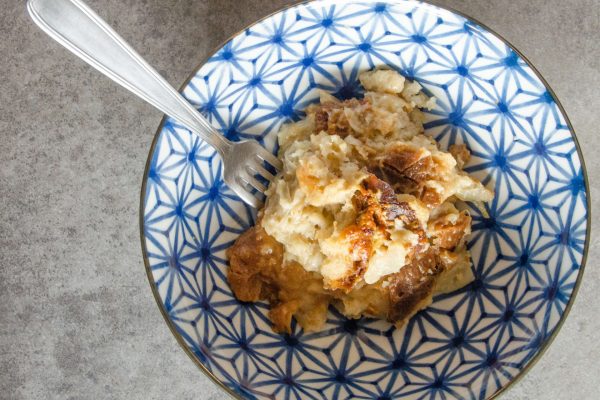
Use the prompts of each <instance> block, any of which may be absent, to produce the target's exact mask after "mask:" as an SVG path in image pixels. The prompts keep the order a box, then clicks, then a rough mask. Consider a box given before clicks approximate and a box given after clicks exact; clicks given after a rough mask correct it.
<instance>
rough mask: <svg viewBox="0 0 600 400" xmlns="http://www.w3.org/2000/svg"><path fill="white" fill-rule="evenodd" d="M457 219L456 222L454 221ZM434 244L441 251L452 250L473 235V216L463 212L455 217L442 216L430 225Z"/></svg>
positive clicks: (429, 228)
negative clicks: (466, 237)
mask: <svg viewBox="0 0 600 400" xmlns="http://www.w3.org/2000/svg"><path fill="white" fill-rule="evenodd" d="M454 219H456V220H454ZM428 231H429V232H430V233H431V235H432V237H433V242H434V243H435V245H436V246H438V247H439V248H441V249H446V250H452V249H454V248H455V247H456V246H458V244H459V242H460V241H461V240H462V239H463V238H464V237H465V236H466V235H468V234H469V233H471V216H470V215H469V214H468V213H467V212H465V211H463V212H461V213H459V214H458V217H456V216H455V215H453V216H449V215H442V216H439V217H438V218H436V219H434V220H433V221H430V222H429V223H428Z"/></svg>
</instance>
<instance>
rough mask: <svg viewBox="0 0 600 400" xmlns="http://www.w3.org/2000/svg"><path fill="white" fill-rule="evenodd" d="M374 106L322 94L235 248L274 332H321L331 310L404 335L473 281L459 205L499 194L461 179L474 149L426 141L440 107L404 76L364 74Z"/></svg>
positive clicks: (291, 132) (244, 280)
mask: <svg viewBox="0 0 600 400" xmlns="http://www.w3.org/2000/svg"><path fill="white" fill-rule="evenodd" d="M360 80H361V83H362V84H363V86H364V87H365V89H366V93H365V96H364V98H362V99H350V100H346V101H339V100H337V99H336V98H334V97H333V96H331V95H329V94H327V93H323V94H322V96H321V102H320V104H316V105H312V106H310V107H309V108H308V109H307V110H306V113H307V116H306V118H305V119H303V120H301V121H299V122H296V123H293V124H288V125H285V126H283V127H282V129H281V130H280V132H279V136H278V137H279V144H280V153H279V157H280V158H281V160H282V162H283V165H284V167H283V171H282V172H281V173H280V174H279V175H278V176H277V177H276V179H275V180H274V181H273V182H272V183H271V185H270V186H269V189H268V191H267V193H266V194H267V201H266V204H265V207H264V208H263V209H262V210H260V212H259V222H258V223H257V225H256V226H255V227H253V228H251V229H250V230H248V231H247V232H245V233H244V234H243V235H242V236H240V238H239V239H238V240H237V241H236V242H235V244H234V245H233V246H232V247H231V248H230V249H229V250H228V257H229V262H230V269H229V273H228V279H229V282H230V285H231V287H232V289H233V292H234V294H235V296H236V297H237V298H238V299H239V300H241V301H249V302H254V301H259V300H266V301H268V302H269V304H270V307H271V310H270V314H269V316H270V318H271V321H272V323H273V329H274V330H275V331H278V332H289V331H290V324H291V322H292V318H295V319H296V320H297V322H298V323H299V324H300V325H301V326H302V327H303V328H304V329H305V330H308V331H310V330H312V331H314V330H319V329H321V328H322V327H323V325H324V324H325V321H326V315H327V309H328V307H329V306H334V307H336V308H337V309H338V310H339V311H340V312H341V313H342V314H344V315H346V316H348V317H351V318H359V317H361V316H365V315H368V316H372V317H377V318H382V319H386V320H388V321H390V322H392V323H395V324H396V325H397V326H401V325H403V324H404V323H406V321H407V320H408V319H409V318H410V317H411V316H413V315H414V314H415V313H416V312H418V311H419V310H420V309H422V308H424V307H426V306H427V305H429V304H430V303H431V299H432V296H434V295H435V294H436V293H439V292H448V291H452V290H456V289H457V288H460V287H462V286H464V285H466V284H467V283H468V282H470V281H471V280H472V279H473V276H472V273H471V269H470V261H469V253H468V250H467V249H466V244H465V240H466V239H465V238H466V237H467V236H468V235H469V234H470V232H471V217H470V215H469V214H468V212H467V211H464V210H463V211H460V210H459V209H458V208H457V207H456V206H455V203H456V201H457V200H464V201H477V202H486V201H489V200H491V199H492V198H493V192H492V191H490V190H488V189H487V188H485V187H484V186H483V185H482V184H481V183H480V182H479V181H477V180H476V179H474V178H472V177H470V176H468V175H467V174H466V173H465V172H463V170H462V168H463V166H464V165H465V164H466V163H467V162H468V160H469V156H470V152H469V150H468V149H467V148H466V147H465V146H464V145H455V146H453V147H451V148H450V151H449V152H446V151H443V150H441V149H440V148H439V146H438V144H437V143H436V141H435V140H434V139H432V138H430V137H428V136H426V135H425V134H424V132H423V118H424V117H423V114H422V112H421V111H420V108H426V107H432V106H433V100H432V99H430V98H428V97H427V96H426V95H425V94H423V93H422V91H421V87H420V85H419V84H418V83H416V82H408V81H406V80H405V79H404V77H402V76H401V75H399V74H398V73H397V72H394V71H390V70H376V71H370V72H367V73H363V74H361V76H360Z"/></svg>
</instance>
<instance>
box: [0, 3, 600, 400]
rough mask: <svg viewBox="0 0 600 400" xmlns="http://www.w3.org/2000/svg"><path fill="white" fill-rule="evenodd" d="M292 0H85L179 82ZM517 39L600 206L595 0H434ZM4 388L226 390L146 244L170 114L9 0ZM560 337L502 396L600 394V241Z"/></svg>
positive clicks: (0, 298) (599, 21)
mask: <svg viewBox="0 0 600 400" xmlns="http://www.w3.org/2000/svg"><path fill="white" fill-rule="evenodd" d="M286 3H289V2H287V1H284V0H268V1H263V0H219V1H217V0H203V1H202V0H198V1H191V0H90V1H89V4H90V5H91V6H92V8H94V9H95V10H97V11H98V12H99V14H100V15H102V16H103V17H105V18H106V19H107V21H108V22H109V23H110V24H111V25H113V26H114V27H115V28H116V29H117V31H119V32H121V33H122V34H123V36H124V37H125V38H126V39H127V40H129V41H130V42H131V43H132V44H133V45H134V47H135V48H137V49H138V50H139V51H140V53H142V54H143V55H144V56H147V58H148V59H149V60H150V62H151V63H152V64H153V65H156V66H157V67H158V69H159V71H160V72H161V73H163V74H164V75H165V76H166V77H167V79H168V80H169V81H170V82H171V83H173V84H174V85H175V86H179V85H180V83H181V82H183V80H184V79H185V78H186V77H187V76H188V74H190V72H191V71H192V70H193V69H194V67H195V66H196V65H197V64H198V63H199V62H200V61H201V60H203V59H204V58H205V57H206V56H207V55H208V54H209V52H210V51H211V50H212V49H213V48H215V46H217V45H218V44H219V43H221V42H222V41H223V40H224V39H226V38H227V37H228V36H229V35H231V34H233V33H235V32H236V31H238V30H240V29H241V28H243V27H244V26H245V25H246V24H248V23H250V22H252V21H254V20H256V19H257V18H259V17H261V16H263V15H265V14H266V13H269V12H271V11H274V10H276V9H277V8H278V7H280V6H282V5H284V4H286ZM438 3H439V4H441V5H447V6H451V7H454V8H456V9H458V10H460V11H462V12H464V13H466V14H469V15H471V16H473V17H475V18H476V19H479V20H480V21H482V22H483V23H485V24H487V25H488V26H490V27H491V28H492V29H494V30H496V31H497V32H498V33H499V34H501V35H502V36H504V37H505V38H506V39H508V40H509V41H510V42H512V43H513V44H514V45H515V46H516V47H517V48H518V49H520V50H521V51H522V52H523V53H524V54H525V55H526V56H527V57H528V58H529V59H530V60H531V61H532V62H533V64H534V65H536V66H537V68H538V69H539V70H540V71H541V73H542V74H543V75H544V76H545V78H546V79H547V80H548V82H549V83H550V85H551V86H552V87H553V88H554V90H555V92H556V94H557V95H558V97H559V98H560V99H561V101H562V104H563V105H564V107H565V109H566V111H567V113H568V115H569V116H570V118H571V120H572V122H573V125H574V127H575V131H576V132H577V135H578V137H579V141H580V143H581V146H582V149H583V153H584V156H585V161H586V163H587V171H588V174H589V179H590V184H591V188H590V189H591V195H592V199H593V202H592V204H593V208H594V210H593V213H594V214H595V215H598V214H600V210H598V207H597V206H598V199H599V198H600V184H599V179H600V140H599V137H600V136H598V129H599V128H600V113H599V112H598V110H599V109H600V95H599V94H598V89H599V88H600V78H599V77H600V0H570V1H559V0H549V1H548V0H528V1H525V0H520V1H514V0H497V1H493V2H491V1H486V0H440V1H438ZM0 6H1V7H2V11H1V12H0V55H1V56H0V71H1V72H2V74H1V77H2V80H1V83H0V161H1V163H0V216H1V218H0V393H1V394H0V398H3V399H4V398H14V399H42V398H44V399H45V398H51V399H59V398H60V399H63V398H64V399H67V398H69V399H70V398H73V399H75V398H77V399H79V398H86V399H104V398H111V399H112V398H122V399H158V398H173V399H174V398H178V399H192V398H194V399H222V398H225V395H224V393H223V392H221V391H220V389H218V388H217V387H216V386H215V385H214V384H213V383H211V381H210V380H209V379H208V378H206V377H205V376H204V375H203V374H202V373H201V372H200V371H199V370H198V369H197V368H196V366H195V365H194V364H193V363H192V362H191V361H190V360H189V359H188V357H187V356H186V355H185V354H184V352H183V351H182V350H181V349H180V348H179V346H178V344H177V343H176V341H175V339H174V338H173V336H172V335H171V333H170V331H169V329H168V328H167V326H166V325H165V323H164V322H163V318H162V316H161V315H160V312H159V310H158V308H157V306H156V304H155V302H154V299H153V297H152V294H151V292H150V289H149V286H148V282H147V279H146V272H145V270H144V265H143V262H142V257H141V250H140V243H139V240H140V239H139V230H138V202H139V192H140V185H141V180H142V173H143V171H144V165H145V162H146V156H147V154H148V150H149V148H150V143H151V141H152V137H153V135H154V132H155V130H156V127H157V125H158V123H159V121H160V118H161V115H160V114H159V113H158V112H157V111H155V110H154V109H152V108H151V107H150V106H148V105H146V104H144V103H143V102H141V101H138V100H137V99H136V98H134V97H133V96H131V95H129V94H128V93H127V92H125V91H124V90H122V89H120V88H119V87H117V86H116V85H114V84H113V83H111V82H110V81H108V80H107V79H106V78H104V77H103V76H101V75H100V74H98V73H96V72H94V71H92V70H91V69H90V68H89V67H88V66H86V65H84V64H83V62H81V61H79V60H78V59H76V58H75V57H74V56H72V55H70V54H68V53H67V52H66V51H65V50H63V49H62V48H60V47H59V45H57V44H56V43H54V42H53V41H51V40H50V39H49V38H48V37H46V36H45V35H44V34H43V33H42V32H41V31H40V30H39V29H37V28H36V27H35V26H34V25H33V23H32V22H31V21H30V20H29V18H28V16H27V15H26V11H25V4H24V2H23V1H14V0H0ZM597 225H598V224H596V226H594V229H595V230H594V231H593V232H592V245H591V248H590V252H589V258H588V265H587V270H586V273H585V276H584V279H583V283H582V285H581V289H580V291H579V296H578V298H577V301H576V302H575V305H574V306H573V309H572V311H571V314H570V316H569V318H568V319H567V321H566V323H565V324H564V326H563V328H562V330H561V332H560V333H559V335H558V336H557V338H556V340H555V341H554V343H553V344H552V346H551V347H550V348H549V350H548V351H547V353H546V354H545V355H544V356H543V358H542V359H541V360H540V361H539V362H538V363H537V365H535V367H534V368H533V369H532V370H531V371H530V372H529V373H528V374H527V376H526V377H525V378H524V379H523V380H521V381H520V382H519V383H518V384H516V385H515V386H514V387H512V388H511V389H510V390H509V392H508V393H507V394H506V395H505V396H504V398H506V399H553V400H557V399H596V398H598V394H597V384H598V378H599V377H600V363H599V360H600V346H599V345H598V341H599V339H600V337H599V333H598V332H599V331H600V306H599V304H600V300H599V296H598V293H599V292H600V284H599V281H600V279H599V278H600V273H599V271H600V269H599V268H598V267H597V265H596V262H597V260H598V258H599V257H600V246H599V245H600V243H599V238H598V235H596V233H597V229H596V228H598V226H597Z"/></svg>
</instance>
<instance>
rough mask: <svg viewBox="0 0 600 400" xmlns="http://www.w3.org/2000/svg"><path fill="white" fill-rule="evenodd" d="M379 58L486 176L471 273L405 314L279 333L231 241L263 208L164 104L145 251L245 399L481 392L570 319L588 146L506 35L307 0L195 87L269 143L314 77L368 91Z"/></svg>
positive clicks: (393, 11)
mask: <svg viewBox="0 0 600 400" xmlns="http://www.w3.org/2000/svg"><path fill="white" fill-rule="evenodd" d="M381 65H388V66H391V67H393V68H396V69H397V70H399V71H400V72H401V73H402V74H404V75H405V76H408V77H410V78H413V79H416V80H417V81H418V82H420V83H421V84H422V85H423V86H424V87H425V88H426V90H428V91H429V92H430V93H431V94H433V95H435V96H436V97H437V99H438V102H437V103H438V106H437V108H436V109H435V110H433V111H431V112H430V113H428V114H427V123H426V129H427V132H428V133H429V134H431V135H433V136H434V137H435V138H436V139H438V140H439V141H440V142H441V144H442V146H448V145H449V144H451V143H456V142H465V143H467V144H468V146H469V148H470V149H471V150H472V152H473V157H472V159H471V161H470V163H469V164H468V167H467V170H468V171H469V172H470V173H472V174H473V175H475V176H477V177H479V178H480V179H482V180H483V182H484V183H486V184H489V185H494V186H495V190H496V198H495V199H494V201H493V203H491V204H490V206H489V217H484V216H482V215H481V214H480V213H479V212H478V211H477V210H473V217H474V218H473V219H474V223H473V235H472V238H471V241H470V248H471V252H472V255H473V268H474V272H475V276H476V280H475V281H474V282H473V283H472V284H471V285H469V286H468V287H466V288H464V289H462V290H460V291H458V292H456V293H453V294H450V295H445V296H440V297H439V298H437V299H436V300H435V302H434V303H433V305H432V306H431V307H429V308H428V309H427V310H425V311H423V312H421V313H419V314H418V315H417V316H416V317H415V318H413V319H412V320H411V321H410V323H409V324H408V325H407V326H406V327H405V328H403V329H401V330H397V329H394V328H393V327H392V326H391V325H390V324H388V323H387V322H384V321H379V320H371V319H361V320H356V321H355V320H347V319H345V318H343V317H342V316H340V315H339V314H337V313H336V312H335V311H333V310H332V311H331V312H330V315H329V320H328V323H327V328H326V329H325V330H324V331H322V332H319V333H310V334H305V333H304V332H302V330H301V329H299V328H298V327H297V326H294V329H293V333H292V334H291V335H279V334H275V333H273V332H272V331H271V328H270V323H269V319H268V318H267V311H268V308H267V306H266V304H263V303H257V304H244V303H240V302H239V301H237V300H236V299H235V297H234V296H233V294H232V292H231V290H230V288H229V285H228V283H227V279H226V270H227V260H226V257H225V250H226V249H227V248H228V247H229V246H230V245H231V244H232V243H233V241H234V240H235V239H236V238H237V236H238V235H239V234H240V233H242V232H243V231H244V230H246V229H247V228H248V227H249V226H251V225H252V224H253V221H254V219H253V218H254V215H255V212H254V211H253V210H252V209H250V208H248V207H247V206H246V205H244V204H243V203H242V202H241V201H240V200H239V199H238V198H237V197H236V196H235V194H234V193H233V192H232V191H231V190H230V189H229V188H228V187H227V186H226V185H224V184H223V180H222V173H221V161H220V160H219V158H218V156H217V155H216V153H215V151H214V150H213V149H212V148H210V147H209V146H208V145H206V144H204V143H203V142H202V141H200V140H199V139H198V138H197V137H196V136H194V135H193V134H190V132H189V131H188V130H186V129H185V128H183V127H181V126H180V125H178V124H177V123H176V122H174V121H172V120H170V119H166V120H165V121H164V122H163V124H162V125H161V127H160V129H159V131H158V133H157V135H156V138H155V141H154V143H153V145H152V149H151V151H150V156H149V159H148V164H147V167H146V171H145V174H144V183H143V188H142V198H141V232H142V247H143V255H144V260H145V263H146V267H147V271H148V277H149V279H150V284H151V287H152V291H153V292H154V295H155V297H156V299H157V301H158V304H159V307H160V308H161V310H162V312H163V314H164V316H165V319H166V321H167V324H168V325H169V327H170V328H171V330H172V331H173V334H174V335H175V336H176V338H177V340H178V341H179V343H180V344H181V345H182V347H183V348H184V350H185V351H186V352H187V353H188V354H189V355H190V357H191V358H192V359H193V360H194V361H195V362H196V364H197V365H198V366H199V367H200V368H201V369H202V370H203V371H204V372H205V373H207V374H208V375H209V376H210V377H211V378H212V379H213V380H214V381H215V382H217V383H218V384H220V385H221V386H222V387H223V388H225V389H226V390H227V391H228V392H229V393H230V394H232V395H233V396H234V397H238V398H251V399H254V398H256V399H347V398H357V399H375V398H378V399H392V398H394V399H397V398H402V399H423V398H427V399H438V398H440V399H451V398H466V399H487V398H491V397H494V396H495V395H496V394H498V393H499V392H501V391H502V390H503V389H505V388H506V387H507V386H508V385H510V383H511V382H512V381H514V380H515V379H516V378H517V377H518V376H519V375H521V374H522V373H523V372H524V371H526V370H527V369H528V368H529V367H530V366H531V364H532V363H533V362H534V361H535V359H536V358H537V357H538V356H539V355H540V354H541V353H542V352H543V351H544V349H545V348H546V346H547V345H548V344H549V342H550V341H551V340H552V338H553V336H554V335H555V333H556V331H557V328H558V327H559V326H560V324H561V322H562V321H563V320H564V318H565V316H566V314H567V312H568V310H569V308H570V306H571V304H572V302H573V298H574V295H575V292H576V290H577V287H578V284H579V282H580V279H581V275H582V272H583V271H582V270H583V265H584V261H585V255H586V251H587V248H588V244H589V235H588V233H589V226H590V221H589V211H588V210H589V196H588V193H587V190H588V186H587V183H586V174H585V169H584V167H583V160H582V157H581V152H580V151H579V147H578V144H577V141H576V139H575V136H574V133H573V130H572V128H571V125H570V124H569V121H568V120H567V117H566V115H565V114H564V111H563V110H562V108H561V106H560V105H559V104H558V101H557V99H556V98H555V96H554V94H553V93H552V91H551V90H550V89H549V88H548V86H547V85H546V84H545V82H544V81H543V79H542V78H541V77H540V76H539V74H538V73H537V72H536V71H535V70H534V69H533V67H532V66H531V65H529V64H528V63H527V61H525V60H524V59H523V57H522V56H521V55H520V54H519V53H518V52H517V51H516V50H515V49H514V48H512V47H511V46H510V45H509V44H507V43H506V42H505V41H503V40H502V39H501V38H499V37H498V36H497V35H495V34H494V33H492V32H490V31H489V30H488V29H486V28H484V27H482V26H481V25H480V24H478V23H476V22H473V21H472V20H469V19H467V18H465V17H464V16H461V15H459V14H457V13H455V12H453V11H449V10H446V9H442V8H439V7H436V6H432V5H429V4H424V3H421V2H416V1H411V0H387V1H381V2H378V3H375V2H369V1H360V0H359V1H356V0H351V1H313V2H309V3H305V4H300V5H297V6H294V7H291V8H287V9H285V10H283V11H280V12H278V13H276V14H274V15H271V16H269V17H267V18H265V19H263V20H261V21H260V22H258V23H256V24H255V25H253V26H251V27H249V28H247V29H246V30H244V31H243V32H241V33H239V34H238V35H236V36H235V37H233V39H231V40H230V41H228V42H227V43H226V44H225V45H223V47H222V48H220V49H219V50H218V51H217V52H216V53H215V54H214V55H212V56H211V57H210V59H209V60H208V61H207V62H206V63H205V64H204V65H202V66H201V67H200V68H199V70H198V71H197V72H195V73H194V75H193V76H192V77H191V79H190V80H189V82H188V83H187V84H186V86H185V87H184V89H183V92H184V94H185V97H186V98H187V99H189V101H190V102H192V103H193V104H194V105H196V107H197V108H198V109H199V110H201V111H202V112H203V113H204V115H206V117H207V118H208V119H209V120H210V121H211V122H212V123H213V125H214V126H215V127H217V128H218V129H219V130H221V131H222V133H223V135H225V136H227V137H228V138H229V139H232V140H238V139H248V138H251V139H256V140H258V141H260V142H261V143H263V144H264V145H265V146H266V147H268V148H270V149H273V148H274V146H275V142H276V140H275V139H276V132H277V131H278V129H279V127H280V126H281V124H282V123H284V122H286V121H291V120H296V119H298V118H301V117H302V110H303V109H304V108H305V107H306V106H307V105H308V104H310V103H311V102H314V101H316V99H317V98H318V94H317V89H325V90H327V91H330V92H334V93H336V95H338V96H339V97H341V98H348V97H354V96H360V94H361V88H360V86H359V85H358V83H357V76H358V74H359V72H361V71H364V70H368V69H371V68H374V67H377V66H381Z"/></svg>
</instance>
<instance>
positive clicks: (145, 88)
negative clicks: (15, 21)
mask: <svg viewBox="0 0 600 400" xmlns="http://www.w3.org/2000/svg"><path fill="white" fill-rule="evenodd" d="M27 9H28V11H29V14H30V15H31V18H32V19H33V20H34V22H35V23H36V24H37V25H38V26H39V27H40V28H41V29H42V30H43V31H44V32H46V33H47V34H48V35H49V36H50V37H52V38H53V39H54V40H56V41H57V42H58V43H60V44H62V45H63V46H64V47H66V48H67V49H69V50H70V51H72V52H73V53H75V55H77V56H78V57H80V58H81V59H83V60H84V61H86V62H87V63H88V64H90V65H91V66H93V67H94V68H96V69H97V70H99V71H100V72H102V73H103V74H104V75H106V76H108V77H109V78H110V79H112V80H113V81H115V82H117V83H118V84H120V85H122V86H123V87H125V88H126V89H129V91H131V92H133V93H134V94H136V95H137V96H139V97H141V98H142V99H144V100H146V101H147V102H148V103H150V104H152V105H153V106H154V107H156V108H158V109H159V110H160V111H162V112H163V113H165V114H167V115H168V116H170V117H172V118H173V119H175V120H177V121H178V122H179V123H181V124H182V125H184V126H185V127H186V128H188V129H189V130H190V131H192V132H194V133H195V134H197V135H198V136H200V138H202V140H204V141H205V142H207V143H209V144H210V145H211V146H213V147H214V148H215V149H216V150H217V151H218V152H219V154H220V155H221V158H222V160H223V169H224V171H223V180H224V181H225V183H226V184H227V185H228V186H229V187H230V188H231V189H232V190H233V191H234V192H235V193H236V194H237V195H238V196H240V198H241V199H242V200H244V201H245V202H246V203H248V204H250V205H251V206H253V207H258V206H260V204H261V201H260V200H259V199H258V198H257V197H256V196H257V192H260V193H264V191H265V190H266V187H265V185H263V183H261V182H260V180H259V179H257V177H262V178H264V179H266V180H267V181H271V180H272V179H273V174H271V173H270V172H269V171H268V170H267V169H266V168H265V165H267V164H270V165H271V166H272V167H273V168H275V170H280V169H281V168H282V165H281V161H279V160H278V159H277V157H275V156H274V155H273V154H271V153H270V152H269V151H267V150H266V149H264V148H263V147H262V146H260V145H259V144H258V143H257V142H255V141H249V140H247V141H242V142H231V141H229V140H227V139H226V138H225V137H223V136H222V135H220V134H219V133H218V132H217V131H216V130H215V128H213V127H212V126H211V124H210V122H208V121H207V120H206V119H205V118H204V117H203V116H202V115H201V114H200V113H199V112H198V111H197V110H196V109H195V108H194V106H192V105H191V104H190V103H189V102H188V101H186V100H185V99H184V98H183V96H182V95H181V94H179V93H178V92H177V91H176V90H175V89H174V88H173V87H172V86H171V85H169V83H168V82H167V81H166V80H165V79H164V78H163V77H162V76H160V75H159V74H158V72H156V70H154V68H152V67H151V66H150V65H149V64H148V63H147V62H146V61H145V60H144V59H143V58H142V57H141V56H140V55H139V54H137V53H136V52H135V50H133V49H132V48H131V46H129V45H128V44H127V43H126V42H125V41H124V40H123V38H121V37H120V36H119V35H118V34H117V33H116V32H115V31H114V30H113V29H112V28H111V27H110V26H108V24H107V23H106V22H104V21H103V20H102V19H101V18H100V17H99V16H98V15H97V14H96V13H94V12H93V11H92V10H91V9H90V8H89V7H88V6H86V5H85V4H84V3H83V2H81V1H79V0H28V2H27ZM265 163H267V164H265ZM253 188H254V190H253Z"/></svg>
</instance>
